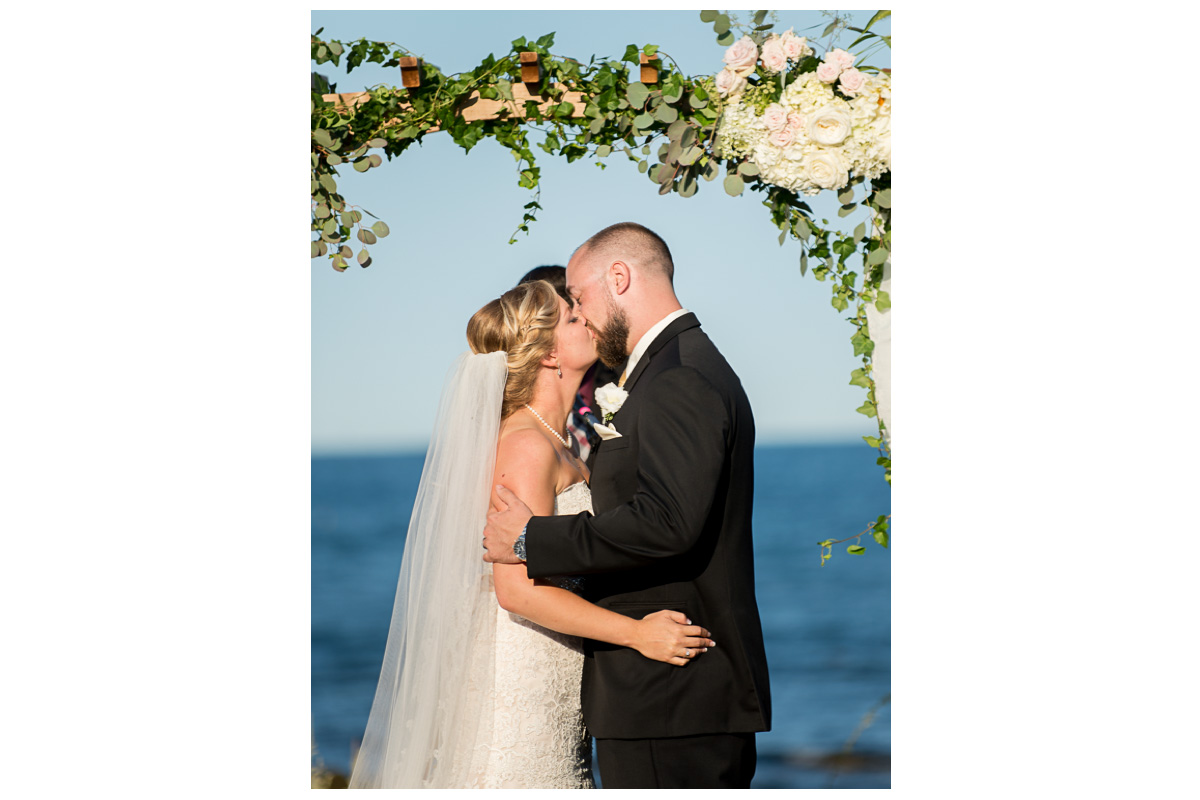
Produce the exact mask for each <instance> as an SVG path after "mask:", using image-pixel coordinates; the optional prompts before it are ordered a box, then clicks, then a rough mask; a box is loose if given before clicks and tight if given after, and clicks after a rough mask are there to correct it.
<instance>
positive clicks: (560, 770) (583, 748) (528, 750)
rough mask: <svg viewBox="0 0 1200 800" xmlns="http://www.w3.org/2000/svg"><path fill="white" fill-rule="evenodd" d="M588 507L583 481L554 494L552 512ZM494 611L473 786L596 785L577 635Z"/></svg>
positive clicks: (573, 585)
mask: <svg viewBox="0 0 1200 800" xmlns="http://www.w3.org/2000/svg"><path fill="white" fill-rule="evenodd" d="M591 510H592V493H591V490H589V489H588V486H587V484H586V483H576V484H574V485H572V486H568V487H567V488H566V489H564V490H563V491H562V492H561V493H560V494H559V495H558V496H557V497H555V498H554V513H555V515H556V516H557V515H565V514H578V513H579V512H581V511H591ZM552 582H554V583H556V584H557V585H559V586H561V587H562V588H565V589H570V590H577V587H578V586H579V581H578V580H577V579H572V578H560V579H552ZM492 602H493V603H495V602H496V601H495V594H493V595H492ZM496 615H497V620H496V646H495V655H496V666H495V670H496V671H495V676H496V684H495V689H494V692H493V694H494V698H493V700H494V703H493V704H491V705H492V715H493V716H492V727H491V737H490V739H491V742H490V745H486V746H484V748H483V752H481V753H477V757H476V759H475V764H476V765H478V766H479V767H480V769H479V771H478V772H477V774H476V778H477V782H476V786H477V788H480V789H594V788H596V784H595V781H594V780H593V778H592V741H591V737H590V736H588V734H587V730H586V729H585V728H584V725H583V712H582V710H581V709H580V700H579V684H580V681H581V679H582V676H583V644H582V641H581V640H580V638H579V637H577V636H566V635H564V634H561V633H557V632H555V631H552V630H548V629H546V628H543V627H541V626H540V625H536V624H534V623H532V622H530V621H529V620H527V619H525V618H523V617H519V616H517V615H516V614H511V613H509V612H508V611H505V610H504V609H503V608H501V607H500V604H499V603H496Z"/></svg>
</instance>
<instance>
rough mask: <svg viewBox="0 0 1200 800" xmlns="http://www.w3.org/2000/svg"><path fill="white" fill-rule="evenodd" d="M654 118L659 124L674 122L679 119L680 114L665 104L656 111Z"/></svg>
mask: <svg viewBox="0 0 1200 800" xmlns="http://www.w3.org/2000/svg"><path fill="white" fill-rule="evenodd" d="M654 117H655V119H657V120H658V121H659V122H674V121H675V120H677V119H679V112H678V111H676V110H675V109H674V108H672V107H671V106H669V105H666V104H665V103H664V104H663V105H661V106H659V107H658V108H657V109H656V110H655V111H654Z"/></svg>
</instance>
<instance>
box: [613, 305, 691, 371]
mask: <svg viewBox="0 0 1200 800" xmlns="http://www.w3.org/2000/svg"><path fill="white" fill-rule="evenodd" d="M686 313H688V310H687V309H686V308H681V309H679V310H678V311H672V312H671V313H670V314H667V315H666V316H665V317H663V318H662V319H660V320H659V321H658V322H656V323H654V325H653V327H651V328H650V330H648V331H646V332H645V333H644V334H642V338H640V339H638V343H637V344H636V345H634V346H633V352H632V353H630V354H629V360H628V361H627V362H625V377H626V379H628V378H629V376H630V375H632V374H633V368H634V367H636V366H637V363H638V361H639V360H641V358H642V356H643V355H645V353H646V349H647V348H649V347H650V345H651V344H653V342H654V340H655V339H656V338H658V335H659V334H660V333H662V332H663V331H664V330H665V329H666V327H667V326H668V325H670V324H671V323H672V322H674V321H675V320H677V319H679V318H680V317H682V316H683V315H684V314H686Z"/></svg>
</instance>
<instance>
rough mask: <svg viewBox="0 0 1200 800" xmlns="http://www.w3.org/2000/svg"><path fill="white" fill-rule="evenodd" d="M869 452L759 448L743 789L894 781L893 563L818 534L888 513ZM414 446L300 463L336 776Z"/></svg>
mask: <svg viewBox="0 0 1200 800" xmlns="http://www.w3.org/2000/svg"><path fill="white" fill-rule="evenodd" d="M875 458H876V452H875V451H874V450H872V449H871V448H869V447H867V446H866V445H865V444H848V445H812V446H788V447H771V446H760V447H758V448H757V449H756V452H755V494H754V555H755V571H756V576H755V581H756V592H757V595H758V606H759V611H760V613H761V615H762V621H763V633H764V636H765V638H766V648H767V661H768V664H769V668H770V675H771V693H772V706H773V727H772V730H771V731H769V732H767V733H760V734H759V735H758V753H759V762H758V771H757V773H756V775H755V779H754V787H755V788H800V789H803V788H836V789H885V788H889V787H890V785H891V775H890V764H891V714H890V712H891V706H890V704H889V702H888V700H889V698H890V693H891V568H890V557H889V551H888V550H885V549H883V548H881V547H879V546H878V545H877V544H875V542H874V541H873V540H871V539H870V537H869V536H864V537H863V542H862V543H863V544H864V545H865V546H866V549H867V552H866V553H865V554H864V555H859V556H853V555H849V554H847V553H846V549H845V548H846V546H847V544H851V543H852V542H851V543H846V544H842V545H838V546H836V547H835V548H834V555H833V558H832V559H831V560H830V561H829V562H827V563H826V564H825V566H823V567H822V566H821V559H820V552H821V550H820V548H819V547H817V545H816V543H817V542H818V541H821V540H822V539H842V538H845V537H847V536H852V535H855V534H857V533H858V532H859V531H861V530H863V529H864V528H865V527H866V526H867V523H868V522H870V521H871V520H873V519H875V517H876V516H877V515H879V514H887V513H890V510H891V504H890V490H889V488H888V486H887V484H886V483H884V481H883V472H882V468H880V467H878V466H876V464H875ZM423 460H424V454H423V453H415V454H398V455H393V456H370V457H336V458H335V457H328V458H314V459H313V460H312V725H313V736H314V738H315V741H316V746H317V750H318V753H319V756H320V758H321V759H322V760H323V761H324V763H325V764H326V765H327V766H328V767H330V768H333V769H335V770H339V771H342V772H348V770H349V764H350V757H351V752H352V748H353V747H354V746H356V745H357V743H358V742H359V741H360V740H361V737H362V733H363V729H364V728H365V727H366V722H367V715H368V713H369V712H370V708H371V700H372V698H373V696H374V693H375V683H376V681H377V680H378V677H379V667H380V663H381V662H382V659H383V650H384V645H385V643H386V640H387V630H388V623H389V620H390V618H391V613H392V603H393V601H394V597H395V590H396V579H397V577H398V576H399V573H400V561H401V557H402V555H403V547H404V536H405V532H406V531H407V530H408V518H409V515H410V513H411V512H412V504H413V501H414V499H415V498H416V492H417V483H418V481H419V480H420V477H421V466H422V463H423Z"/></svg>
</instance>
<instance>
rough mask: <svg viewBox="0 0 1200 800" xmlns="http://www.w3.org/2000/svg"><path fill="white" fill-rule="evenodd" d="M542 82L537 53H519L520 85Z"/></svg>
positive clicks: (540, 66) (540, 65)
mask: <svg viewBox="0 0 1200 800" xmlns="http://www.w3.org/2000/svg"><path fill="white" fill-rule="evenodd" d="M541 82H542V64H541V61H540V58H539V56H538V54H537V53H521V83H527V84H530V85H533V84H538V83H541Z"/></svg>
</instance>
